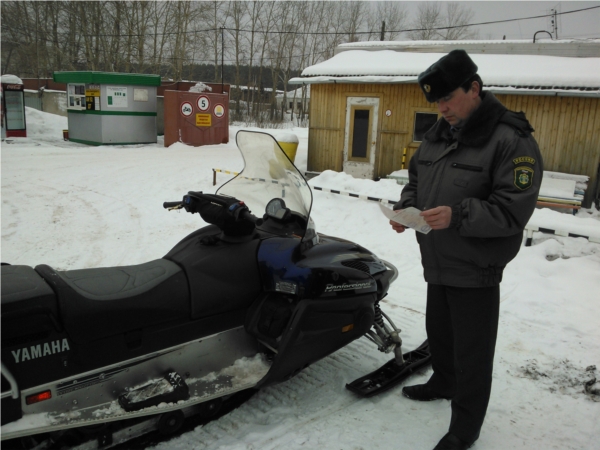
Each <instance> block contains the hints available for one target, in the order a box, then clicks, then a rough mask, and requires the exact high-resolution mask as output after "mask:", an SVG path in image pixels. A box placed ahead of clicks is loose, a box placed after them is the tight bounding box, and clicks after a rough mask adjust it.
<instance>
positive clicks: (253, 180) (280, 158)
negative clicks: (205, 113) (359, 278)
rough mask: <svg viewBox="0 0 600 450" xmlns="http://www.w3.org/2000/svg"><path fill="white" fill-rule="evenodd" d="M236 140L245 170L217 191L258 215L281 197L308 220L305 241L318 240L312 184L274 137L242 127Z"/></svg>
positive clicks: (288, 206)
mask: <svg viewBox="0 0 600 450" xmlns="http://www.w3.org/2000/svg"><path fill="white" fill-rule="evenodd" d="M236 143H237V146H238V148H239V150H240V152H241V153H242V157H243V158H244V169H243V170H242V171H241V172H240V174H239V175H237V176H236V177H235V178H233V179H232V180H230V181H229V182H227V183H225V184H224V185H223V186H221V187H220V188H219V189H218V190H217V193H218V194H224V195H229V196H231V197H235V198H237V199H238V200H242V201H243V202H244V203H246V205H247V206H248V208H250V211H252V213H253V214H254V215H256V216H258V217H261V216H262V214H264V213H265V209H266V206H267V204H268V203H269V202H270V201H271V200H272V199H274V198H281V199H283V200H284V201H285V206H286V207H287V208H289V209H290V210H292V211H293V212H296V213H298V214H300V215H301V216H302V217H304V218H305V219H306V224H307V226H306V227H305V230H304V233H303V234H302V235H303V238H302V240H303V241H308V240H313V241H314V240H315V239H317V234H316V230H315V227H314V224H313V222H312V220H311V219H310V209H311V206H312V192H311V190H310V187H309V186H308V183H307V182H306V180H305V179H304V177H303V176H302V174H301V173H300V171H299V170H298V169H297V168H296V166H294V164H293V163H292V162H291V161H290V159H289V158H288V157H287V156H286V154H285V153H284V152H283V150H282V149H281V147H280V146H279V144H278V143H277V141H276V140H275V138H274V137H273V136H271V135H270V134H267V133H261V132H256V131H245V130H241V131H238V133H237V135H236Z"/></svg>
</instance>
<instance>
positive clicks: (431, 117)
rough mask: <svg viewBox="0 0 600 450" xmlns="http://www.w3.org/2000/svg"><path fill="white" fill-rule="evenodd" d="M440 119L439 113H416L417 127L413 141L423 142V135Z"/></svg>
mask: <svg viewBox="0 0 600 450" xmlns="http://www.w3.org/2000/svg"><path fill="white" fill-rule="evenodd" d="M437 120H438V115H437V113H424V112H417V113H415V129H414V131H413V141H414V142H421V141H422V140H423V135H424V134H425V132H426V131H427V130H429V129H430V128H431V127H432V126H433V125H434V124H435V123H436V122H437Z"/></svg>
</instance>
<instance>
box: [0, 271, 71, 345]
mask: <svg viewBox="0 0 600 450" xmlns="http://www.w3.org/2000/svg"><path fill="white" fill-rule="evenodd" d="M0 270H1V278H2V330H3V332H7V328H6V327H7V326H10V325H11V324H15V327H12V328H15V330H14V333H17V334H21V333H23V332H27V330H25V329H23V327H22V321H17V320H15V319H17V318H21V319H22V318H25V317H26V316H27V317H32V316H46V317H47V318H48V319H49V320H50V321H51V322H52V324H53V325H54V327H55V328H60V324H59V322H58V304H57V301H56V295H55V294H54V292H53V291H52V289H51V288H50V286H48V284H47V283H46V282H45V281H44V279H43V278H42V277H40V276H39V275H38V274H37V272H36V271H35V270H33V268H32V267H29V266H11V265H3V266H2V267H1V269H0ZM17 324H18V325H17ZM30 324H31V323H30ZM19 328H21V329H19ZM57 331H58V330H57ZM5 334H6V333H3V338H4V337H5V336H4V335H5ZM9 334H10V336H11V337H14V336H13V333H9Z"/></svg>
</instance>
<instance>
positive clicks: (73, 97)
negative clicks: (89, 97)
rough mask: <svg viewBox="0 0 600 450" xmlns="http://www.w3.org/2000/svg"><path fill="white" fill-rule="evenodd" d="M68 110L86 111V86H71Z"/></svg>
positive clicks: (68, 95)
mask: <svg viewBox="0 0 600 450" xmlns="http://www.w3.org/2000/svg"><path fill="white" fill-rule="evenodd" d="M67 109H85V84H69V85H68V87H67Z"/></svg>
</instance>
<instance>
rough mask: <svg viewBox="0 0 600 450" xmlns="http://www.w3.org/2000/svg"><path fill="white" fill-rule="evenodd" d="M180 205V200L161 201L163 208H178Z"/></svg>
mask: <svg viewBox="0 0 600 450" xmlns="http://www.w3.org/2000/svg"><path fill="white" fill-rule="evenodd" d="M180 207H182V203H181V201H178V202H164V203H163V208H165V209H175V208H177V209H179V208H180Z"/></svg>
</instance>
